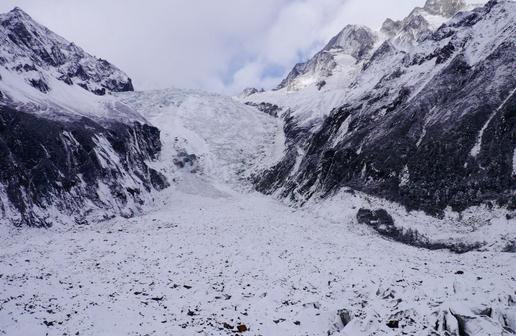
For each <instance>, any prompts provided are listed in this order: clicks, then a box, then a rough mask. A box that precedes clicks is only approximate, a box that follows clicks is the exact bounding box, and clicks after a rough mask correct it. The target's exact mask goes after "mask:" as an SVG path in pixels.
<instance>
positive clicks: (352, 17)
mask: <svg viewBox="0 0 516 336" xmlns="http://www.w3.org/2000/svg"><path fill="white" fill-rule="evenodd" d="M424 2H425V0H145V1H142V0H87V1H84V0H45V1H42V0H1V1H0V12H6V11H9V10H10V9H12V8H13V7H14V6H19V7H21V8H22V9H23V10H25V11H26V12H28V13H29V14H30V15H31V16H32V17H33V18H34V19H36V20H37V21H39V22H40V23H42V24H44V25H46V26H47V27H49V28H50V29H51V30H53V31H54V32H56V33H58V34H59V35H62V36H63V37H65V38H66V39H68V40H70V41H73V42H76V44H78V45H80V46H81V47H83V48H84V49H85V50H86V51H88V52H90V53H92V54H94V55H95V56H97V57H101V58H105V59H107V60H109V61H110V62H112V63H114V64H115V65H117V66H118V67H120V68H121V69H122V70H124V71H125V72H127V73H128V74H129V75H130V76H131V77H132V78H133V81H134V84H135V86H136V89H140V90H142V89H153V88H166V87H180V88H195V89H202V90H208V91H216V92H222V93H230V94H235V93H238V92H239V91H241V90H242V89H243V88H245V87H248V86H254V87H265V88H270V87H272V86H275V85H276V84H278V83H279V81H280V80H281V78H283V77H284V76H285V74H286V73H287V72H288V71H289V70H290V69H291V68H292V66H293V65H294V64H295V63H297V62H299V61H301V60H305V59H306V58H307V57H309V56H311V55H312V54H314V53H315V52H316V51H318V50H319V49H320V48H321V47H322V45H323V44H325V43H326V42H327V41H328V40H329V39H330V38H331V37H332V36H334V35H335V34H337V33H338V32H339V31H340V30H341V29H342V28H343V27H344V26H345V25H346V24H348V23H358V24H364V25H368V26H370V27H372V28H378V27H379V26H380V25H381V23H382V22H383V20H384V19H385V18H386V17H391V18H402V17H404V16H406V15H407V14H408V13H409V12H410V10H411V9H412V8H414V7H415V6H421V5H423V4H424Z"/></svg>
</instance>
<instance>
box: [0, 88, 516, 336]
mask: <svg viewBox="0 0 516 336" xmlns="http://www.w3.org/2000/svg"><path fill="white" fill-rule="evenodd" d="M122 100H123V101H124V102H125V103H126V104H129V105H130V106H132V107H134V108H136V109H137V110H139V111H140V112H141V113H143V114H144V117H145V118H147V119H148V120H149V121H150V122H152V123H153V124H155V125H157V126H160V127H161V128H162V139H163V141H164V144H163V146H164V147H163V154H162V159H161V162H160V163H159V164H158V165H157V167H156V168H157V169H160V170H161V171H162V172H164V173H167V174H168V175H167V176H168V177H169V178H170V182H171V184H172V185H171V187H170V188H168V189H166V190H165V191H163V192H162V193H161V194H158V195H156V202H155V205H154V207H152V208H149V209H148V211H147V213H146V214H144V215H142V216H139V217H135V218H131V219H124V218H115V219H112V220H109V221H105V222H102V223H97V224H91V225H89V226H77V225H75V226H55V227H53V228H51V229H47V230H41V229H28V228H23V229H16V228H13V227H2V232H0V335H9V336H11V335H20V336H31V335H35V336H36V335H96V336H98V335H172V336H176V335H197V334H198V335H234V334H235V333H236V332H241V333H242V334H244V335H267V336H268V335H281V336H285V335H348V336H357V335H402V334H405V335H504V334H506V335H511V334H512V333H511V331H510V330H509V328H512V329H513V330H514V329H516V304H515V300H516V297H515V292H516V281H515V277H516V266H515V265H516V258H515V255H514V254H513V253H501V252H469V253H466V254H454V253H451V252H448V251H444V250H440V251H428V250H424V249H418V248H414V247H410V246H406V245H402V244H399V243H395V242H392V241H389V240H386V239H384V238H382V237H380V236H378V235H376V234H374V233H373V231H372V230H370V229H368V228H367V227H363V226H361V225H359V224H358V223H357V222H356V219H355V218H354V216H352V215H350V216H349V218H346V219H344V220H342V219H339V220H336V218H339V217H338V216H334V215H331V214H332V213H335V212H336V211H337V208H335V206H333V205H332V208H331V209H327V211H326V210H325V209H324V207H321V206H316V205H311V206H307V207H305V208H301V209H295V208H292V207H289V206H288V205H287V204H285V203H283V202H280V201H278V200H275V199H273V198H272V197H269V196H265V195H261V194H258V193H255V192H252V191H250V188H249V186H248V182H247V181H248V180H247V177H249V176H250V175H251V174H252V173H253V172H254V171H255V169H260V168H263V167H266V166H267V165H270V164H272V162H271V161H274V160H275V159H277V158H279V156H280V154H281V151H282V148H283V147H282V146H283V141H284V139H283V137H282V134H281V123H280V122H278V119H274V118H272V117H270V116H268V115H266V114H260V113H259V112H257V111H255V110H253V109H252V108H249V107H246V106H244V105H241V104H239V103H237V102H234V101H232V100H231V99H230V98H224V97H220V96H216V95H208V96H206V95H204V94H200V93H192V92H183V91H167V92H161V93H159V92H154V93H148V94H138V93H136V94H128V95H126V96H122ZM139 104H141V106H138V105H139ZM146 107H147V108H146ZM146 111H147V112H146ZM228 129H229V130H230V131H228ZM192 154H194V155H195V157H192V156H191V155H192ZM185 158H188V160H185ZM174 159H175V160H176V163H173V162H171V161H173V160H174ZM177 160H183V161H180V162H178V161H177ZM246 167H247V170H246ZM249 167H253V169H251V170H249ZM350 197H352V196H350ZM328 204H330V203H328ZM328 206H330V205H328ZM338 206H339V207H341V208H342V212H343V213H346V212H349V213H350V214H354V213H356V209H353V207H355V205H354V204H353V203H352V202H350V203H346V202H341V203H340V204H339V205H338ZM330 210H331V211H330ZM326 214H327V215H326ZM348 320H350V321H348ZM345 322H349V323H347V325H346V326H344V323H345ZM503 327H505V328H506V329H505V331H503ZM464 332H467V333H464Z"/></svg>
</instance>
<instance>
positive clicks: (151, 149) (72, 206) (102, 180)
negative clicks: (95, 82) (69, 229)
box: [0, 106, 168, 227]
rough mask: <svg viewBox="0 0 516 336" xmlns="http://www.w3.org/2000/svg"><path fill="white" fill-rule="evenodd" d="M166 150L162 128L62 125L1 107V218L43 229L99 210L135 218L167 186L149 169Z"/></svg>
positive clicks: (79, 219)
mask: <svg viewBox="0 0 516 336" xmlns="http://www.w3.org/2000/svg"><path fill="white" fill-rule="evenodd" d="M160 149H161V142H160V139H159V131H158V129H156V128H155V127H151V126H147V125H142V124H140V123H136V122H135V123H134V124H132V125H126V124H122V123H117V122H113V123H109V124H104V125H101V124H99V123H97V122H95V121H93V120H90V119H86V118H83V119H81V120H76V121H70V122H64V121H56V120H49V119H44V118H40V117H37V116H35V115H33V114H29V113H24V112H22V111H18V110H14V109H11V108H8V107H5V106H0V187H1V188H0V213H1V214H2V217H3V218H6V217H7V218H8V219H9V221H11V222H13V224H15V225H30V226H38V227H48V226H51V225H52V224H53V221H54V220H55V219H56V217H55V215H65V216H68V217H69V218H72V219H74V220H75V221H76V222H77V223H82V224H84V223H86V222H87V219H88V216H89V215H90V214H91V213H93V212H95V210H101V213H102V215H101V218H105V217H110V216H114V215H123V216H132V215H133V214H135V212H137V211H138V209H139V208H140V207H141V206H142V205H143V204H144V203H145V202H146V201H149V200H151V196H150V193H151V191H152V190H161V189H163V188H165V187H166V186H167V185H168V183H167V181H166V179H165V178H164V176H162V175H161V174H160V173H159V172H157V171H155V170H154V169H152V168H150V167H149V166H148V165H147V162H148V161H152V160H155V159H156V158H157V156H158V154H159V151H160ZM2 189H3V190H2Z"/></svg>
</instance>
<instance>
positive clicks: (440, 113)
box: [257, 1, 516, 216]
mask: <svg viewBox="0 0 516 336" xmlns="http://www.w3.org/2000/svg"><path fill="white" fill-rule="evenodd" d="M514 36H516V4H515V3H514V2H511V1H490V2H489V3H487V4H486V5H485V6H484V7H482V8H478V9H475V10H473V11H471V12H464V13H462V14H459V15H457V16H455V17H454V18H453V19H452V20H450V21H449V22H448V23H446V24H445V25H444V26H442V27H441V28H440V29H438V30H437V31H435V32H432V34H430V35H428V36H427V37H425V38H424V39H423V40H420V41H419V42H418V44H417V45H415V46H414V49H412V50H409V51H407V50H403V49H400V48H399V47H398V46H397V44H396V43H393V41H392V40H388V41H386V42H384V43H383V44H382V45H381V46H380V47H379V48H378V49H377V50H376V51H374V52H373V54H372V56H371V57H370V58H369V60H368V61H367V62H366V64H365V65H364V67H363V69H362V70H361V72H360V73H359V74H358V75H357V76H356V78H355V80H354V81H353V83H352V84H351V85H350V86H349V87H348V88H347V91H344V92H343V93H342V94H343V95H344V96H345V97H347V99H345V100H346V101H347V103H346V104H344V105H342V106H340V107H338V108H335V109H334V110H333V111H332V113H330V115H329V116H328V117H327V118H326V119H325V120H324V122H323V123H322V124H321V125H320V126H319V127H316V128H312V129H311V130H310V131H308V132H306V133H305V134H304V136H302V137H299V133H298V132H294V131H292V130H296V125H297V124H298V123H299V122H298V121H296V120H294V121H292V122H291V125H290V126H289V129H286V133H287V137H288V138H289V139H290V143H291V144H292V145H291V148H292V150H291V151H289V153H287V155H286V156H285V158H284V160H283V161H282V162H280V163H279V164H278V165H277V166H276V167H273V168H272V169H270V170H269V171H268V172H266V173H264V174H263V176H262V178H261V179H259V180H258V182H257V188H258V190H260V191H263V192H266V193H272V192H274V191H276V190H277V189H281V194H282V195H283V196H284V197H289V198H291V199H293V200H295V201H298V202H304V201H305V200H307V199H309V198H311V197H313V196H314V195H319V196H323V197H324V196H326V195H329V194H331V193H334V192H336V191H338V190H339V189H340V188H342V187H344V186H347V187H352V188H355V189H358V190H361V191H364V192H367V193H369V194H373V195H376V196H380V197H383V198H387V199H389V200H392V201H396V202H399V203H401V204H404V205H405V206H406V207H407V208H408V209H420V210H424V211H426V212H427V213H429V214H432V215H437V216H439V215H441V214H442V212H443V210H444V209H445V208H446V207H448V206H451V207H452V208H453V209H454V210H457V211H461V210H464V209H466V208H468V207H470V206H473V205H478V204H483V203H486V204H489V203H490V202H493V201H494V202H497V203H498V204H499V205H502V206H506V207H509V208H514V207H515V206H516V198H515V197H516V196H515V194H516V171H514V169H513V165H514V163H513V160H514V159H513V157H514V151H515V147H516V95H515V88H516V79H515V77H514V69H515V68H516V48H515V40H514ZM288 124H289V122H288V120H287V125H288ZM299 149H301V150H299ZM296 152H297V153H299V152H300V153H303V154H302V155H301V157H297V153H296ZM296 157H297V158H296ZM296 161H300V163H299V164H297V165H296V164H295V162H296Z"/></svg>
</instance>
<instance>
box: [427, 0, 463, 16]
mask: <svg viewBox="0 0 516 336" xmlns="http://www.w3.org/2000/svg"><path fill="white" fill-rule="evenodd" d="M423 8H424V9H425V10H426V11H427V12H428V13H430V14H432V15H441V16H444V17H452V16H454V15H455V14H457V12H459V11H461V10H463V9H465V8H466V2H465V1H464V0H427V1H426V3H425V6H424V7H423Z"/></svg>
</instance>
